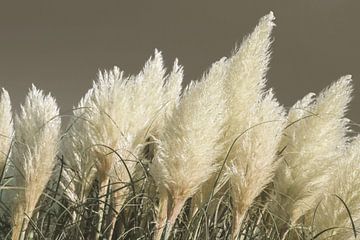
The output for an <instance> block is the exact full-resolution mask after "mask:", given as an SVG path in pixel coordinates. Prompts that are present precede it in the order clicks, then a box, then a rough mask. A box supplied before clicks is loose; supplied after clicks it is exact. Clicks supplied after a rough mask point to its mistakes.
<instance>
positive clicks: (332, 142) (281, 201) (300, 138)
mask: <svg viewBox="0 0 360 240" xmlns="http://www.w3.org/2000/svg"><path fill="white" fill-rule="evenodd" d="M351 92H352V86H351V76H344V77H342V78H341V79H340V80H338V81H337V82H335V83H334V84H332V85H331V86H330V87H329V88H327V89H325V90H324V91H322V92H321V93H320V94H319V96H318V97H317V98H316V99H314V98H313V97H314V94H309V95H307V96H306V97H305V98H304V99H303V100H301V101H299V102H297V103H296V104H295V105H294V106H293V107H292V108H291V109H290V111H289V115H288V124H287V127H286V129H285V131H284V137H283V139H282V142H281V144H280V147H279V149H284V151H283V153H282V155H283V161H282V162H281V163H280V165H279V168H278V170H277V173H276V178H275V180H274V188H275V194H276V196H277V197H276V198H275V201H274V205H275V206H276V207H275V209H277V210H273V213H274V214H275V215H276V216H277V218H278V219H279V222H280V226H281V227H280V226H279V227H280V228H281V229H280V231H285V232H286V231H288V230H286V229H287V228H288V226H286V224H288V222H290V223H289V224H290V227H292V226H295V225H296V223H297V222H298V220H299V218H300V217H302V216H303V215H304V214H305V213H307V212H308V211H309V210H310V209H313V208H314V206H315V205H316V204H317V203H318V201H319V199H320V198H321V197H322V196H323V195H324V193H325V191H326V185H327V184H328V181H329V178H330V176H331V173H332V171H333V170H334V167H335V165H334V164H335V163H336V162H337V161H340V157H341V155H342V151H343V150H344V147H345V144H346V132H347V125H346V124H347V120H346V119H344V114H345V112H346V110H347V105H348V103H349V101H350V99H351Z"/></svg>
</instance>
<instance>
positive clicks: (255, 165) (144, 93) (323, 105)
mask: <svg viewBox="0 0 360 240" xmlns="http://www.w3.org/2000/svg"><path fill="white" fill-rule="evenodd" d="M274 19H275V18H274V16H273V13H272V12H271V13H269V14H268V15H266V16H264V17H263V18H261V19H260V21H259V24H258V25H257V26H256V27H255V29H254V31H253V32H252V33H251V34H250V35H249V36H248V37H247V38H245V39H244V41H243V42H242V44H241V46H240V47H239V48H237V49H236V51H235V52H234V54H233V55H232V56H231V57H229V58H222V59H221V60H220V61H218V62H216V63H214V64H213V65H212V66H211V68H210V69H209V71H208V72H207V73H206V74H204V75H203V77H202V79H201V80H200V81H193V82H191V84H190V85H189V86H187V87H186V88H185V89H184V90H182V86H181V84H182V80H183V69H182V67H181V66H179V65H178V61H177V60H175V63H174V65H173V68H172V70H171V71H170V72H169V73H168V74H167V71H166V69H165V68H164V63H163V59H162V56H161V53H160V52H159V51H157V50H155V54H154V56H153V57H151V58H150V59H149V60H148V61H147V62H146V63H145V66H144V68H143V69H142V71H141V72H140V73H139V74H137V75H135V76H125V73H124V72H122V71H120V69H119V68H117V67H114V68H113V69H111V70H110V71H103V72H99V74H98V77H97V79H96V80H95V81H94V83H93V86H92V88H91V89H90V90H89V91H88V92H87V93H86V95H85V96H84V97H83V98H82V99H81V101H80V103H79V104H78V105H77V107H76V108H74V109H73V114H72V118H71V120H70V123H69V125H68V126H67V127H66V128H65V129H64V130H63V131H60V119H59V116H58V114H59V111H58V108H57V105H56V102H55V100H54V98H53V97H51V96H50V95H47V96H45V95H44V94H43V92H42V91H39V90H37V89H36V88H35V87H33V88H32V89H31V90H30V92H29V94H28V96H27V97H26V101H25V104H24V105H23V106H22V107H21V111H20V113H19V114H17V115H16V117H15V121H14V123H15V134H14V139H12V136H13V131H14V130H13V129H12V114H11V106H10V100H9V96H8V94H7V92H6V91H5V90H3V93H2V95H1V97H0V114H1V115H0V134H1V136H0V137H1V139H2V141H0V148H1V149H0V150H1V151H2V155H1V156H0V170H1V171H2V173H1V179H0V180H1V183H0V184H1V185H0V194H1V198H0V214H1V217H0V238H1V239H57V240H64V239H95V240H97V239H109V240H115V239H156V240H160V239H166V240H168V239H179V240H185V239H186V240H187V239H191V240H195V239H241V240H263V239H269V240H273V239H282V240H307V239H309V240H310V239H311V240H313V239H328V238H331V239H352V238H353V237H357V236H358V224H359V222H360V213H359V207H358V205H359V204H360V198H359V193H358V192H359V191H358V187H359V180H358V178H359V166H358V165H359V164H358V163H359V158H360V154H359V143H360V140H359V139H360V137H359V135H358V136H356V137H354V138H351V137H350V135H351V134H353V133H354V132H351V131H350V129H349V127H348V126H349V120H347V119H346V118H345V113H346V110H347V106H348V103H349V101H350V99H351V93H352V85H351V77H350V76H344V77H342V78H341V79H340V80H338V81H337V82H335V83H333V84H332V85H331V86H330V87H328V88H326V89H325V90H323V91H322V92H321V93H320V94H319V95H317V96H316V94H313V93H311V94H308V95H307V96H305V97H304V98H303V99H302V100H300V101H298V102H297V103H296V104H295V105H294V106H292V107H291V108H290V109H289V111H288V112H286V111H285V108H283V107H282V106H281V105H280V103H279V102H278V101H277V99H276V97H275V95H274V93H273V91H272V89H269V90H266V72H267V69H268V63H269V59H270V45H271V42H272V40H271V32H272V29H273V27H274ZM350 133H351V134H350ZM3 137H4V138H3ZM12 140H13V142H14V144H13V145H11V142H12ZM58 146H59V147H60V149H59V151H58ZM4 169H5V170H4ZM13 200H14V201H13Z"/></svg>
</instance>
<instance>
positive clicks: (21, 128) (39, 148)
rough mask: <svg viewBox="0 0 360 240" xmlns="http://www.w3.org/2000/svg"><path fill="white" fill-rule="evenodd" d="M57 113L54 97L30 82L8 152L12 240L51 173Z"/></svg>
mask: <svg viewBox="0 0 360 240" xmlns="http://www.w3.org/2000/svg"><path fill="white" fill-rule="evenodd" d="M58 115H59V109H58V107H57V104H56V102H55V99H54V98H53V97H52V96H51V95H46V96H45V95H44V94H43V92H42V91H41V90H38V89H37V88H36V87H35V86H33V87H32V88H31V90H30V92H29V93H28V95H27V97H26V100H25V104H24V105H23V106H21V111H20V114H17V115H16V117H15V122H14V123H15V144H14V147H13V151H12V156H11V160H12V164H13V165H14V167H15V172H14V174H15V175H14V179H15V182H16V187H17V189H16V194H17V196H16V199H15V205H14V210H13V213H12V219H13V235H12V239H14V240H18V239H23V238H24V231H26V229H27V226H28V223H29V220H30V218H32V216H33V213H34V209H35V206H36V205H37V203H38V201H39V198H40V196H41V194H42V192H43V190H44V188H45V186H46V184H47V183H48V181H49V178H50V176H51V174H52V170H53V167H54V165H55V156H56V153H57V146H58V140H59V132H60V122H61V121H60V118H59V117H58Z"/></svg>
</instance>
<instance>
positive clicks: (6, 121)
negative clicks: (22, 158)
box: [0, 89, 13, 181]
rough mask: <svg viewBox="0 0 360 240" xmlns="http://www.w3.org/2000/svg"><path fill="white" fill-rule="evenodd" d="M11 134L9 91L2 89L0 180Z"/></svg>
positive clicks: (6, 158)
mask: <svg viewBox="0 0 360 240" xmlns="http://www.w3.org/2000/svg"><path fill="white" fill-rule="evenodd" d="M12 136H13V121H12V112H11V102H10V97H9V93H8V92H7V91H6V90H5V89H2V92H1V96H0V139H1V141H0V181H1V179H2V177H3V176H4V172H5V165H6V162H7V161H8V157H9V153H10V145H11V141H12Z"/></svg>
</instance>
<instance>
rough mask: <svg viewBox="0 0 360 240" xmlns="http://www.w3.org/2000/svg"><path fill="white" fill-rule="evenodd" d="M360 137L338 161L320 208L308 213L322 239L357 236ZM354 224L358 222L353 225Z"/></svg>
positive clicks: (308, 219)
mask: <svg viewBox="0 0 360 240" xmlns="http://www.w3.org/2000/svg"><path fill="white" fill-rule="evenodd" d="M359 160H360V136H359V135H358V136H356V137H355V138H354V139H353V140H352V142H351V143H349V144H348V145H347V148H346V150H345V152H341V157H340V158H339V159H338V161H336V162H335V163H334V171H333V172H332V173H331V176H330V180H329V181H328V182H327V184H326V185H327V190H326V193H325V195H324V197H323V198H321V199H320V201H319V202H318V204H317V207H316V211H315V212H314V213H309V214H308V215H307V225H308V227H309V228H312V229H313V232H314V234H319V233H322V234H321V235H320V237H321V238H322V239H326V238H328V239H334V240H340V239H354V230H355V234H357V235H358V233H357V229H353V227H354V226H356V227H357V226H358V225H359V221H360V208H359V200H360V192H359V187H360V178H359V177H360V176H359V174H360V171H359V165H360V162H359ZM353 224H354V225H353Z"/></svg>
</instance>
